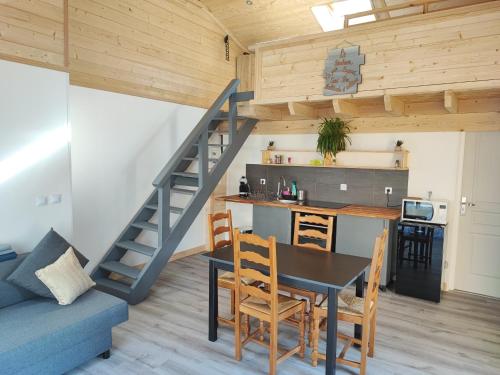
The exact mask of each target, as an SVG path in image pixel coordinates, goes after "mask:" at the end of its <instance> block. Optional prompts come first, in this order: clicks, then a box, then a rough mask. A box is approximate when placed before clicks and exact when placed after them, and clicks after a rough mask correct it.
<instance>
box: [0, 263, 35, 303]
mask: <svg viewBox="0 0 500 375" xmlns="http://www.w3.org/2000/svg"><path fill="white" fill-rule="evenodd" d="M25 257H26V254H20V255H19V256H18V257H17V258H16V259H13V260H8V261H6V262H1V263H0V309H1V308H3V307H6V306H10V305H13V304H15V303H19V302H23V301H26V300H28V299H31V298H35V297H36V294H34V293H31V292H30V291H29V290H27V289H24V288H21V287H19V286H17V285H14V284H12V283H10V282H8V281H6V280H5V279H6V278H7V276H9V275H10V274H11V273H12V271H14V270H15V269H16V268H17V266H19V264H20V263H21V262H22V261H23V260H24V258H25Z"/></svg>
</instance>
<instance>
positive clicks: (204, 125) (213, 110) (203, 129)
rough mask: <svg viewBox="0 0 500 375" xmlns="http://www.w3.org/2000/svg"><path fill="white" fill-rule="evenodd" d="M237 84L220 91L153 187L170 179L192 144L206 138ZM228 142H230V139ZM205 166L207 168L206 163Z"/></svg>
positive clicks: (235, 82) (229, 85)
mask: <svg viewBox="0 0 500 375" xmlns="http://www.w3.org/2000/svg"><path fill="white" fill-rule="evenodd" d="M239 84H240V80H239V79H233V80H232V81H231V82H229V84H228V85H227V87H226V88H225V89H224V91H222V93H221V94H220V95H219V96H218V97H217V99H216V100H215V101H214V103H213V104H212V106H211V107H210V108H209V109H208V110H207V112H206V113H205V114H204V115H203V117H202V118H201V119H200V121H199V122H198V124H197V125H196V127H195V128H194V129H193V131H192V132H191V134H189V136H188V137H187V138H186V139H185V140H184V142H183V143H182V145H181V146H180V147H179V149H178V150H177V152H176V155H178V156H177V157H175V158H172V159H170V161H169V162H168V163H167V164H166V165H165V167H164V168H163V169H162V170H161V172H160V173H159V174H158V176H157V177H156V178H155V179H154V181H153V185H154V186H156V187H161V186H164V185H165V182H166V181H167V180H168V179H169V178H170V176H171V175H172V173H173V172H175V168H176V167H177V165H178V164H179V163H180V162H181V161H182V158H183V157H185V156H186V154H187V153H188V152H189V151H190V149H191V147H192V146H193V143H194V142H196V141H197V140H198V139H199V138H200V137H201V136H202V135H205V134H206V135H207V138H208V132H207V130H208V125H209V124H210V123H211V122H212V121H213V120H214V119H215V118H216V117H217V115H219V113H220V111H221V109H222V107H223V106H224V104H225V103H226V101H227V100H228V99H229V97H230V96H231V95H232V94H234V93H236V89H237V88H238V85H239ZM230 106H231V105H230ZM228 118H231V112H230V113H229V115H228ZM230 127H231V126H230ZM230 133H231V132H230ZM230 138H231V137H230ZM203 142H204V143H205V144H208V139H203ZM229 142H231V139H230V141H229ZM200 144H201V143H200ZM200 155H201V154H200ZM200 161H201V160H200ZM207 161H208V160H207ZM206 164H207V168H208V163H206Z"/></svg>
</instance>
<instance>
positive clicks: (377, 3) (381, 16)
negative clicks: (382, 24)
mask: <svg viewBox="0 0 500 375" xmlns="http://www.w3.org/2000/svg"><path fill="white" fill-rule="evenodd" d="M371 3H372V8H373V9H379V8H386V7H387V3H386V2H385V0H371ZM375 18H376V19H377V21H378V20H386V19H388V18H391V14H390V13H389V12H383V13H377V14H375Z"/></svg>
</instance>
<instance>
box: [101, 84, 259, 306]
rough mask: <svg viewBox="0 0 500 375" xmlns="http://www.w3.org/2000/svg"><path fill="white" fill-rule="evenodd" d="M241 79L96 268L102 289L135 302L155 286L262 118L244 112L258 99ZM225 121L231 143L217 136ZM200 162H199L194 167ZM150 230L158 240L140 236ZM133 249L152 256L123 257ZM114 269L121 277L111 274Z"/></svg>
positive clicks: (186, 144) (206, 117) (175, 158)
mask: <svg viewBox="0 0 500 375" xmlns="http://www.w3.org/2000/svg"><path fill="white" fill-rule="evenodd" d="M238 85H239V80H237V79H235V80H232V81H231V82H230V83H229V85H228V86H227V87H226V88H225V90H224V91H223V92H222V93H221V94H220V95H219V97H218V98H217V99H216V100H215V102H214V103H213V105H212V106H211V107H210V108H209V109H208V111H207V112H206V113H205V115H204V116H203V117H202V118H201V120H200V121H199V123H198V125H196V127H195V128H194V130H193V131H192V132H191V134H189V136H188V137H187V138H186V140H185V141H184V143H183V144H182V145H181V146H180V148H179V149H178V150H177V152H176V153H175V154H174V156H173V158H172V159H171V160H170V161H169V162H168V163H167V165H166V166H165V167H164V168H163V170H162V171H161V172H160V174H159V175H158V177H156V179H155V180H154V181H153V185H154V191H153V193H152V194H151V195H150V196H149V197H148V198H147V199H146V202H145V203H144V205H143V206H142V207H141V208H140V209H139V211H138V212H137V213H136V214H135V216H134V217H133V218H132V220H131V221H130V223H129V224H128V225H127V227H126V228H125V229H124V230H123V232H122V233H121V234H120V235H119V236H118V238H117V239H116V241H115V242H114V243H113V245H112V246H111V248H110V249H109V250H108V252H107V253H106V255H105V256H104V258H103V260H102V261H101V263H100V264H99V265H98V266H97V267H96V268H95V269H94V270H93V272H92V278H93V279H94V280H95V282H96V284H97V286H96V288H97V289H99V290H102V291H104V292H107V293H110V294H113V295H115V296H117V297H120V298H123V299H124V300H126V301H128V303H130V304H132V305H134V304H137V303H139V302H141V301H142V300H144V298H146V297H147V295H148V292H149V289H150V288H151V286H152V285H153V284H154V282H155V281H156V279H157V278H158V276H159V274H160V272H161V271H162V270H163V268H164V267H165V265H166V264H167V262H168V260H169V259H170V257H171V256H172V254H173V252H174V250H175V249H176V248H177V246H178V245H179V243H180V241H181V240H182V238H183V237H184V235H185V234H186V232H187V230H188V229H189V227H190V226H191V224H192V223H193V221H194V219H195V218H196V216H197V215H198V214H199V213H200V211H201V209H202V208H203V206H204V205H205V203H206V202H207V200H208V198H209V197H210V195H211V194H212V192H213V191H214V189H215V187H216V186H217V184H218V182H219V181H220V179H221V178H222V176H223V175H224V173H225V172H226V170H227V168H228V167H229V165H230V164H231V162H232V161H233V159H234V157H235V156H236V154H237V153H238V151H239V150H240V148H241V146H242V145H243V143H244V142H245V140H246V139H247V138H248V136H249V135H250V133H251V131H252V129H253V128H254V126H255V124H256V123H257V122H258V120H256V119H253V118H247V117H242V116H238V114H237V104H238V102H243V101H249V100H251V99H253V92H237V87H238ZM227 101H229V106H228V108H229V109H228V111H227V112H223V111H222V110H221V109H222V107H223V106H224V104H225V103H226V102H227ZM224 122H227V123H228V126H227V128H228V135H227V137H226V138H227V143H222V142H219V143H218V142H216V141H213V140H212V139H213V138H214V137H215V138H216V136H217V134H218V128H219V126H220V125H221V124H222V123H224ZM210 142H212V143H210ZM224 142H226V141H224ZM212 149H217V150H220V157H217V158H214V157H213V156H212V155H213V154H214V153H213V152H211V150H212ZM195 165H197V168H196V169H195V170H193V166H195ZM179 194H181V195H185V196H187V197H188V200H189V201H188V203H187V205H185V206H184V207H179V206H180V204H178V205H179V206H175V204H174V199H173V197H177V196H178V195H179ZM176 201H179V199H176ZM153 216H155V217H157V218H158V220H157V223H154V222H152V220H151V219H152V218H153ZM172 217H174V218H175V219H173V220H172ZM145 231H146V232H153V233H154V234H155V235H157V237H158V242H157V246H154V247H153V246H149V245H145V244H143V243H140V242H139V241H140V239H139V238H138V237H140V235H141V233H143V232H145ZM128 252H134V253H139V254H142V255H143V256H146V257H147V259H148V261H147V262H146V264H145V265H144V267H143V268H142V269H138V268H135V267H131V266H128V265H126V264H124V263H122V262H121V260H122V259H123V257H124V256H125V254H127V253H128ZM111 274H115V275H119V276H120V277H118V278H117V277H112V278H110V275H111Z"/></svg>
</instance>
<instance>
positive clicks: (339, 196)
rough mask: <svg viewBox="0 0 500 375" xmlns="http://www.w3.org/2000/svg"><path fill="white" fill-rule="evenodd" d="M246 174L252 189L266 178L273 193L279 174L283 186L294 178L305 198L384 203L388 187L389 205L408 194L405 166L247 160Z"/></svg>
mask: <svg viewBox="0 0 500 375" xmlns="http://www.w3.org/2000/svg"><path fill="white" fill-rule="evenodd" d="M246 176H247V178H248V182H249V184H250V188H251V190H252V192H256V190H257V189H258V188H259V185H260V179H261V178H265V179H266V193H267V194H271V193H276V191H277V190H278V181H279V178H280V176H284V177H285V180H286V183H287V186H291V181H297V186H298V188H299V189H302V190H305V191H306V197H307V199H309V200H318V201H330V202H340V203H351V204H362V205H367V206H379V207H385V206H386V200H387V198H386V196H385V194H384V189H385V187H386V186H390V187H392V195H390V201H389V204H390V205H399V204H401V199H403V198H404V197H406V196H407V195H408V171H407V170H394V171H390V170H379V169H353V168H314V167H286V166H283V167H277V166H267V165H260V164H247V166H246ZM340 184H347V191H341V190H340Z"/></svg>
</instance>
